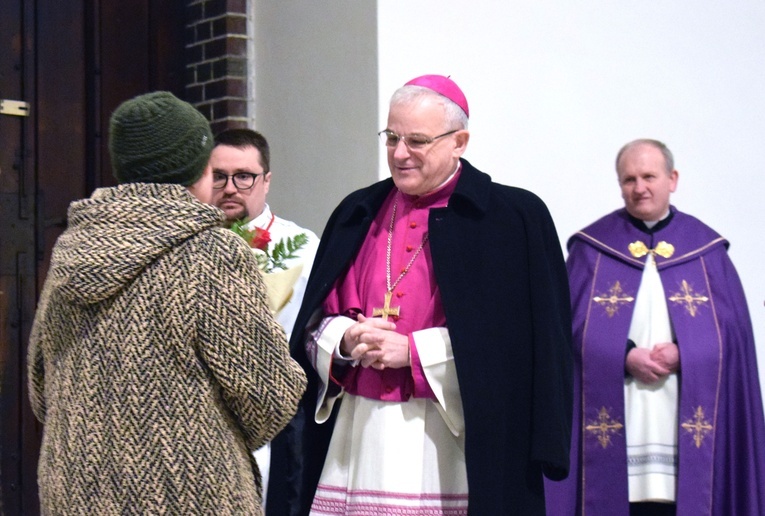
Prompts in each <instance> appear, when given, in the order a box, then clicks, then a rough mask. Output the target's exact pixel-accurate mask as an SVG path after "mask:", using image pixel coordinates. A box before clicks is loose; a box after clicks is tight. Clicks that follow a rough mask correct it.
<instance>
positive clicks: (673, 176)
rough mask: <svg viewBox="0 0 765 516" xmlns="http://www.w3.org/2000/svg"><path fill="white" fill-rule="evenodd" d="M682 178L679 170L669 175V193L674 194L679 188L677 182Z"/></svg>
mask: <svg viewBox="0 0 765 516" xmlns="http://www.w3.org/2000/svg"><path fill="white" fill-rule="evenodd" d="M679 178H680V172H678V171H677V170H673V171H672V173H671V174H670V175H669V181H670V184H669V191H670V192H674V191H675V189H676V188H677V180H678V179H679Z"/></svg>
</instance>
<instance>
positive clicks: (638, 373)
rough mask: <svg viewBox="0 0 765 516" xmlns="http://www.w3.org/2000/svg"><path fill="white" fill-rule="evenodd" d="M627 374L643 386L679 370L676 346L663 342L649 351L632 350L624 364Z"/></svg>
mask: <svg viewBox="0 0 765 516" xmlns="http://www.w3.org/2000/svg"><path fill="white" fill-rule="evenodd" d="M624 367H625V369H626V370H627V372H628V373H629V374H630V375H632V376H633V377H634V378H636V379H637V380H640V381H641V382H643V383H645V384H652V383H656V382H658V381H659V380H660V379H662V378H664V377H665V376H667V375H669V374H670V373H674V372H676V371H678V370H679V369H680V353H679V351H678V349H677V344H674V343H673V342H663V343H661V344H656V345H655V346H654V347H653V348H651V349H646V348H632V349H631V350H630V352H629V353H627V358H626V360H625V364H624Z"/></svg>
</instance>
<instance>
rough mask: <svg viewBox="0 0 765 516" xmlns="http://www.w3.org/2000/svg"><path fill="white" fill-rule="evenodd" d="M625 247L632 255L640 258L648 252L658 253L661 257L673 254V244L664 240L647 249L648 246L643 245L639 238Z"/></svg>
mask: <svg viewBox="0 0 765 516" xmlns="http://www.w3.org/2000/svg"><path fill="white" fill-rule="evenodd" d="M627 248H628V249H629V251H630V253H631V254H632V256H634V257H635V258H642V257H643V256H645V255H647V254H648V253H652V254H658V255H659V256H661V257H662V258H669V257H670V256H672V255H673V254H675V246H673V245H672V244H670V243H669V242H665V241H664V240H662V241H661V242H659V243H658V244H656V247H655V248H654V249H648V246H647V245H645V244H644V243H643V242H641V241H640V240H636V241H634V242H632V243H631V244H630V245H628V246H627Z"/></svg>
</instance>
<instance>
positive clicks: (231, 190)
mask: <svg viewBox="0 0 765 516" xmlns="http://www.w3.org/2000/svg"><path fill="white" fill-rule="evenodd" d="M236 191H237V190H236V186H234V178H233V176H229V178H228V181H226V187H225V188H224V189H223V192H224V193H226V194H228V195H232V194H235V193H236Z"/></svg>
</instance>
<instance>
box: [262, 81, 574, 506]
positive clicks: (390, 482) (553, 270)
mask: <svg viewBox="0 0 765 516" xmlns="http://www.w3.org/2000/svg"><path fill="white" fill-rule="evenodd" d="M467 122H468V104H467V100H466V99H465V96H464V94H463V93H462V91H461V90H460V88H459V87H458V86H457V85H456V84H455V83H454V82H453V81H452V80H451V79H449V78H447V77H444V76H440V75H427V76H422V77H418V78H416V79H413V80H412V81H410V82H409V83H407V84H406V85H405V86H403V87H402V88H400V89H399V90H397V91H396V93H394V95H393V98H392V99H391V103H390V111H389V115H388V125H387V127H386V128H385V130H383V131H381V132H380V137H381V139H382V142H383V144H384V145H385V146H386V148H387V154H388V165H389V167H390V172H391V176H392V177H391V178H388V179H385V180H383V181H381V182H379V183H376V184H374V185H372V186H370V187H367V188H364V189H362V190H359V191H356V192H354V193H352V194H350V195H349V196H348V197H346V198H345V200H344V201H342V203H341V204H340V205H339V206H338V207H337V208H336V210H335V212H334V213H333V214H332V216H331V217H330V220H329V222H328V224H327V226H326V228H325V230H324V233H323V236H322V242H321V244H320V246H319V250H318V252H317V257H316V261H315V266H314V270H313V272H312V274H311V278H310V280H309V285H308V287H307V290H306V295H305V297H304V301H303V306H302V308H301V311H300V314H299V315H298V320H297V323H296V325H295V331H294V332H293V334H292V339H291V352H292V354H293V357H295V358H296V360H298V361H299V362H300V363H301V364H302V365H303V367H304V368H305V369H306V371H307V374H308V376H309V378H310V379H309V387H308V391H307V393H306V396H305V398H304V400H303V402H302V403H301V410H302V411H303V414H302V417H303V420H299V419H298V422H297V423H295V422H293V424H292V428H291V430H292V431H293V433H294V434H293V435H287V434H285V433H282V434H280V436H279V437H277V439H276V440H275V441H274V456H275V457H276V456H277V454H281V453H283V452H286V451H287V450H291V452H292V453H291V455H290V454H289V453H287V454H285V455H284V456H283V457H282V458H281V460H280V462H281V463H283V464H288V465H292V464H293V461H295V460H297V461H302V465H301V467H299V468H298V470H296V471H292V472H291V473H292V475H293V477H292V478H293V480H297V482H296V483H294V484H291V485H292V486H293V487H295V488H297V490H298V491H299V492H298V493H293V494H295V495H296V496H295V498H293V500H291V501H292V502H294V505H293V506H292V507H290V508H287V507H283V506H277V505H271V503H269V507H268V508H269V510H272V511H274V512H272V514H277V513H279V514H286V513H288V512H292V513H293V514H307V513H308V512H309V510H310V511H311V512H312V513H313V514H358V513H364V514H455V515H456V514H467V511H468V510H469V511H470V514H471V515H497V514H524V515H530V514H544V511H545V505H544V493H543V487H542V486H543V480H542V479H543V476H547V477H549V478H555V479H560V478H563V477H565V476H566V474H567V472H568V450H569V440H570V431H571V428H570V425H571V371H572V362H571V350H570V345H571V340H570V339H571V336H570V332H571V326H570V317H569V300H568V286H567V285H568V283H567V279H566V270H565V266H564V261H563V256H562V252H561V247H560V242H559V240H558V236H557V234H556V231H555V227H554V225H553V222H552V220H551V218H550V215H549V213H548V210H547V208H546V206H545V205H544V203H543V202H542V201H541V200H540V199H539V198H538V197H536V196H535V195H534V194H532V193H530V192H527V191H525V190H521V189H518V188H512V187H508V186H504V185H500V184H497V183H494V182H492V180H491V178H490V177H489V176H488V175H487V174H484V173H483V172H480V171H479V170H477V169H476V168H475V167H473V166H472V165H471V164H470V163H469V162H468V161H466V160H464V159H462V158H461V156H462V154H463V153H464V152H465V149H466V148H467V143H468V139H469V133H468V131H467ZM282 445H284V446H285V448H282ZM289 445H291V447H290V446H289ZM280 484H281V483H280ZM468 486H469V489H468ZM272 501H274V504H276V501H275V500H274V499H272ZM280 503H281V502H280Z"/></svg>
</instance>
